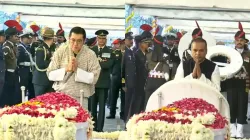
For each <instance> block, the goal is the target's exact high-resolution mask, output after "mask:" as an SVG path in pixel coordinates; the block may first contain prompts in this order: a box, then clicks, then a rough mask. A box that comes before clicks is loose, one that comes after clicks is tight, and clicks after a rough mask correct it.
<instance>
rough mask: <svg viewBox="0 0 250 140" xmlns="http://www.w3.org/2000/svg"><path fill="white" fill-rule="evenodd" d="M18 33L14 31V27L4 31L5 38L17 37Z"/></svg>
mask: <svg viewBox="0 0 250 140" xmlns="http://www.w3.org/2000/svg"><path fill="white" fill-rule="evenodd" d="M17 34H18V31H17V30H16V28H15V27H10V28H8V29H7V30H5V35H7V36H12V35H17Z"/></svg>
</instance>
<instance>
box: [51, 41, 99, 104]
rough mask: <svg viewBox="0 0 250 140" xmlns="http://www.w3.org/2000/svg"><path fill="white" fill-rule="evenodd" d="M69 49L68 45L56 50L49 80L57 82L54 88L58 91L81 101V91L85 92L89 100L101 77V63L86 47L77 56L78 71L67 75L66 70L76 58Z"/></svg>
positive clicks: (84, 94) (84, 95)
mask: <svg viewBox="0 0 250 140" xmlns="http://www.w3.org/2000/svg"><path fill="white" fill-rule="evenodd" d="M69 47H70V46H69V45H68V44H64V45H62V46H60V47H59V48H58V49H57V50H56V52H55V53H54V55H53V58H52V60H51V63H50V65H49V67H48V69H47V75H48V78H49V79H50V80H51V81H55V83H54V85H53V88H54V89H55V90H56V91H59V92H63V93H66V94H68V95H70V96H72V97H73V98H75V99H77V100H79V98H80V97H81V96H80V90H83V97H85V98H88V97H89V96H92V95H93V94H94V89H95V84H96V82H97V80H98V78H99V75H100V71H101V67H100V65H99V61H98V59H97V57H96V54H95V53H94V52H93V51H92V50H90V49H89V48H88V47H87V46H85V45H84V46H83V47H82V49H81V50H80V52H79V53H78V54H77V56H76V61H77V63H78V67H77V70H76V71H75V72H67V73H66V70H65V68H66V67H67V65H68V63H69V62H70V59H71V58H72V57H74V54H73V52H72V51H71V48H69Z"/></svg>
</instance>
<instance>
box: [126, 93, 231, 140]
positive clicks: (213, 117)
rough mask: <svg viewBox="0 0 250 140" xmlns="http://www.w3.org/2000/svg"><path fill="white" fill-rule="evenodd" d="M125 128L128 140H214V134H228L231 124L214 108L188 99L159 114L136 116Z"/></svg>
mask: <svg viewBox="0 0 250 140" xmlns="http://www.w3.org/2000/svg"><path fill="white" fill-rule="evenodd" d="M126 126H127V130H128V132H127V133H128V139H133V140H139V139H144V140H150V139H157V140H161V139H162V140H163V139H164V140H165V139H166V138H168V139H176V138H178V139H192V140H210V139H211V140H212V139H214V132H213V131H214V130H225V129H226V128H227V127H228V121H227V120H226V118H224V117H222V116H221V115H220V114H219V112H218V110H217V109H216V108H215V107H214V106H213V105H212V104H209V103H207V102H206V101H204V100H202V99H197V98H187V99H183V100H180V101H176V102H174V103H173V104H170V105H168V106H166V107H163V108H160V109H158V110H154V111H151V112H144V113H140V114H138V115H134V116H133V117H132V118H131V119H130V120H129V121H128V123H127V125H126ZM225 131H226V130H225ZM225 137H226V135H225Z"/></svg>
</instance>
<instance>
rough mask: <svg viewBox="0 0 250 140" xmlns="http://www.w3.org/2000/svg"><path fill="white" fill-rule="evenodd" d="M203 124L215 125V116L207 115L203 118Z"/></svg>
mask: <svg viewBox="0 0 250 140" xmlns="http://www.w3.org/2000/svg"><path fill="white" fill-rule="evenodd" d="M201 121H202V124H213V123H214V121H215V116H214V115H213V114H212V113H208V114H205V115H204V116H203V117H202V120H201Z"/></svg>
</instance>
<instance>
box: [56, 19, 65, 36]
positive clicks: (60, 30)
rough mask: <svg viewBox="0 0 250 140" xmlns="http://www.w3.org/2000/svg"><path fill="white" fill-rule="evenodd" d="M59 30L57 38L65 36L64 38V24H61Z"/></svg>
mask: <svg viewBox="0 0 250 140" xmlns="http://www.w3.org/2000/svg"><path fill="white" fill-rule="evenodd" d="M59 28H60V29H59V30H58V31H57V32H56V36H63V37H64V30H63V28H62V24H61V23H60V22H59Z"/></svg>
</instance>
